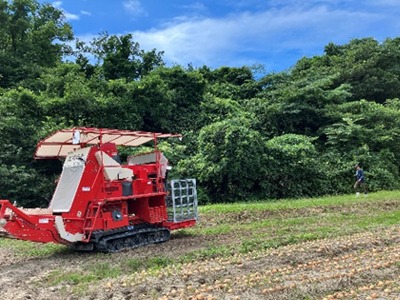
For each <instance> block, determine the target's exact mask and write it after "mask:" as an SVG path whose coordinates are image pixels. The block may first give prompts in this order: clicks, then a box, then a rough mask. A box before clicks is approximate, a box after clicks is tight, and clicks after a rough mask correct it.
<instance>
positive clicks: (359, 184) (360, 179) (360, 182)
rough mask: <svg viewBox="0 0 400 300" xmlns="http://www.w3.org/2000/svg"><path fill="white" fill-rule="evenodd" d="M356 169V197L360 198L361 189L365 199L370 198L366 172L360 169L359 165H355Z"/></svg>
mask: <svg viewBox="0 0 400 300" xmlns="http://www.w3.org/2000/svg"><path fill="white" fill-rule="evenodd" d="M355 168H356V178H357V179H356V183H355V184H354V191H355V193H356V197H360V192H359V190H360V189H361V190H362V191H363V192H364V195H365V197H367V196H368V192H367V185H366V184H365V176H364V171H363V170H362V169H361V168H360V166H359V165H358V164H357V165H355Z"/></svg>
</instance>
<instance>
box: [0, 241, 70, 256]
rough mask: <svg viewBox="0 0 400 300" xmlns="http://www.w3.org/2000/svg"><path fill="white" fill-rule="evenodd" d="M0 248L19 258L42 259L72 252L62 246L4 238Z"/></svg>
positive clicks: (0, 242)
mask: <svg viewBox="0 0 400 300" xmlns="http://www.w3.org/2000/svg"><path fill="white" fill-rule="evenodd" d="M0 248H7V249H10V250H12V251H13V252H14V253H15V255H17V256H21V257H37V256H39V257H40V256H42V257H44V256H48V255H56V254H66V253H71V252H72V250H71V249H69V248H67V247H66V246H64V245H57V244H53V243H46V244H42V243H34V242H29V241H21V240H16V239H6V238H4V239H2V238H0Z"/></svg>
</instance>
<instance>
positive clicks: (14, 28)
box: [0, 0, 73, 87]
mask: <svg viewBox="0 0 400 300" xmlns="http://www.w3.org/2000/svg"><path fill="white" fill-rule="evenodd" d="M0 23H1V27H0V87H11V86H15V85H16V84H18V83H20V82H21V81H23V82H24V84H25V86H31V85H32V84H34V82H33V80H34V79H35V78H37V77H38V76H39V74H40V71H41V70H42V68H44V67H53V66H55V65H56V64H57V63H58V62H60V61H61V58H62V56H63V55H64V54H65V53H69V51H70V48H69V47H68V46H67V45H66V44H65V43H64V42H66V41H70V40H72V39H73V34H72V29H71V26H70V25H69V24H68V23H66V22H65V21H64V14H63V12H62V11H61V10H59V9H56V8H54V7H53V6H51V5H50V4H48V3H45V4H39V3H38V2H37V1H35V0H14V1H11V2H9V1H6V0H0Z"/></svg>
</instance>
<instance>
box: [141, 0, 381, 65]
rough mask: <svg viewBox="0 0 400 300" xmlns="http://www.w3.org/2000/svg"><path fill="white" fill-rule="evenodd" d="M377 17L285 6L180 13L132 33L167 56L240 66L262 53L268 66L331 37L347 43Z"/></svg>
mask: <svg viewBox="0 0 400 300" xmlns="http://www.w3.org/2000/svg"><path fill="white" fill-rule="evenodd" d="M378 19H379V16H378V15H376V14H373V13H363V12H351V11H345V10H341V9H336V10H330V9H328V8H327V7H326V6H324V5H321V6H316V7H313V8H309V9H304V8H295V7H283V8H273V9H270V10H266V11H263V12H256V13H250V12H245V13H240V14H231V15H229V16H226V17H224V18H219V19H217V18H197V19H188V18H176V19H174V20H173V21H172V22H170V23H168V24H164V27H162V28H157V29H152V30H149V31H135V32H133V36H134V39H135V40H136V41H138V42H139V44H140V45H141V47H142V48H145V49H152V48H156V49H157V50H159V51H160V50H164V51H165V56H164V58H165V60H167V61H169V62H171V63H177V64H182V65H186V64H188V63H190V62H192V63H193V64H194V65H195V66H196V65H197V66H201V65H203V64H205V65H208V66H212V65H221V64H223V65H240V64H241V63H242V62H245V63H246V64H249V63H250V64H251V63H256V62H260V61H256V60H254V61H253V60H249V59H248V58H249V57H255V58H254V59H257V58H256V57H260V56H263V57H264V58H266V59H267V60H268V59H269V60H270V61H268V62H267V63H268V64H269V66H267V68H268V67H272V66H274V65H275V64H276V62H273V61H272V59H273V57H274V55H277V54H278V53H281V52H284V51H297V52H299V54H297V55H300V56H299V57H297V59H299V58H301V56H304V55H310V54H313V53H315V48H316V47H319V49H320V54H322V51H323V46H324V45H326V44H327V43H329V42H330V41H339V42H342V43H346V42H348V41H349V40H350V39H351V38H354V37H359V36H358V35H359V33H360V29H361V28H363V29H366V28H368V27H369V25H371V24H372V23H374V22H375V21H377V20H378ZM268 56H269V58H268Z"/></svg>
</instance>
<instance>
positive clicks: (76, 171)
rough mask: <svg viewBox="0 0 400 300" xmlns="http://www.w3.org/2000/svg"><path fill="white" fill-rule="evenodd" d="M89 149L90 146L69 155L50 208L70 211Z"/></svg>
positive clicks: (57, 211) (58, 211) (58, 210)
mask: <svg viewBox="0 0 400 300" xmlns="http://www.w3.org/2000/svg"><path fill="white" fill-rule="evenodd" d="M89 151H90V148H83V149H79V150H76V151H73V152H71V153H69V154H68V155H67V158H66V160H65V162H64V166H63V171H62V173H61V178H60V181H59V182H58V185H57V188H56V191H55V192H54V195H53V199H52V200H51V202H50V205H49V208H51V209H53V212H56V213H61V212H68V211H69V210H70V209H71V205H72V202H73V201H74V198H75V194H76V191H77V189H78V186H79V183H80V182H81V179H82V175H83V171H84V170H85V162H86V159H87V156H88V154H89Z"/></svg>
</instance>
